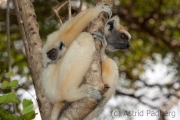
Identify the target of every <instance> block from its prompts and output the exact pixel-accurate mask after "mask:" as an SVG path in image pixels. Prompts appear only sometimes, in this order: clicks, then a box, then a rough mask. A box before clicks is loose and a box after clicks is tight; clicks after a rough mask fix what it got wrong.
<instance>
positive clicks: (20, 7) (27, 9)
mask: <svg viewBox="0 0 180 120" xmlns="http://www.w3.org/2000/svg"><path fill="white" fill-rule="evenodd" d="M13 3H14V7H15V11H16V16H17V19H18V23H19V27H20V32H21V35H22V38H23V42H24V45H25V50H26V56H27V60H28V65H29V68H30V72H31V75H32V79H33V83H34V87H35V91H36V96H37V101H38V106H39V109H40V113H41V117H42V119H43V120H48V119H49V116H50V114H51V110H52V105H51V104H50V102H49V101H48V100H47V99H46V98H45V95H44V90H43V89H42V86H41V70H42V62H41V60H42V55H41V49H42V42H41V38H40V36H39V26H38V23H37V21H36V15H35V11H34V7H33V5H32V3H31V1H30V0H13Z"/></svg>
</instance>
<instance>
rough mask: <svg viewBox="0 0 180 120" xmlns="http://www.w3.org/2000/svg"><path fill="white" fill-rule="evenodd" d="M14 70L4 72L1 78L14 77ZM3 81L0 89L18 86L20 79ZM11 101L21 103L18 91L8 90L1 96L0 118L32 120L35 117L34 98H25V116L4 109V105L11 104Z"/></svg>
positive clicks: (6, 119) (4, 119)
mask: <svg viewBox="0 0 180 120" xmlns="http://www.w3.org/2000/svg"><path fill="white" fill-rule="evenodd" d="M12 75H13V72H12V71H10V72H8V73H7V74H5V73H3V74H0V76H1V79H2V78H3V77H4V76H6V79H7V78H10V77H12ZM0 81H1V82H2V83H1V85H0V90H1V91H4V90H6V89H9V90H11V89H13V88H16V87H18V81H17V80H12V81H8V79H7V80H0ZM10 103H15V104H19V103H20V102H19V100H18V99H17V96H16V93H15V92H8V93H4V94H2V95H1V96H0V106H1V107H0V120H32V119H34V118H35V116H36V113H35V111H34V110H33V108H34V105H33V102H32V100H26V99H24V100H23V111H22V113H23V116H18V115H16V114H13V113H10V112H7V111H5V110H3V106H4V105H7V104H10Z"/></svg>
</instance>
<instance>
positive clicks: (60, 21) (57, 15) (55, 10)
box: [53, 1, 68, 25]
mask: <svg viewBox="0 0 180 120" xmlns="http://www.w3.org/2000/svg"><path fill="white" fill-rule="evenodd" d="M67 2H68V1H66V2H64V3H63V4H62V5H60V6H59V7H58V8H57V9H53V11H54V13H55V15H56V17H57V18H58V21H59V23H60V25H62V24H63V23H62V20H61V17H60V16H59V14H58V12H59V10H60V9H61V8H62V7H63V6H65V5H66V3H67Z"/></svg>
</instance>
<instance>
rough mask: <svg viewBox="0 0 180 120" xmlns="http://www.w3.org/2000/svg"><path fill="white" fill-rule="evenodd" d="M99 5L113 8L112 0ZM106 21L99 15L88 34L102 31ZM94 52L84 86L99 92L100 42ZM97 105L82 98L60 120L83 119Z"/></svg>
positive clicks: (94, 100) (100, 83) (106, 15)
mask: <svg viewBox="0 0 180 120" xmlns="http://www.w3.org/2000/svg"><path fill="white" fill-rule="evenodd" d="M100 3H106V4H108V5H110V6H111V7H112V6H113V3H114V0H98V1H97V5H98V4H100ZM107 20H108V14H107V13H104V12H103V13H101V14H100V15H99V16H98V18H97V19H95V20H94V21H93V22H92V23H91V24H90V26H89V27H88V30H87V31H88V32H90V33H93V32H94V31H101V32H103V31H104V25H105V23H106V21H107ZM95 45H96V51H95V53H94V56H93V62H92V64H91V67H90V69H89V71H88V73H87V74H86V76H85V80H86V84H90V85H94V86H97V87H98V88H99V89H100V90H101V91H103V89H104V84H103V83H102V77H101V62H100V50H101V42H100V41H95ZM96 105H97V100H96V99H94V98H84V99H82V100H79V101H76V102H73V103H71V105H70V106H69V107H68V109H67V110H65V111H64V112H63V114H62V115H61V120H69V119H73V120H82V119H84V118H85V117H86V116H87V115H88V114H89V113H90V112H91V111H92V110H93V109H94V108H95V107H96Z"/></svg>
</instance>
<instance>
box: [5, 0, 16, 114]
mask: <svg viewBox="0 0 180 120" xmlns="http://www.w3.org/2000/svg"><path fill="white" fill-rule="evenodd" d="M9 3H10V0H7V11H6V28H7V30H6V36H7V51H8V71H9V72H10V71H12V62H11V41H10V17H9V16H10V8H9ZM9 81H12V77H9ZM11 91H12V92H14V90H13V89H12V90H11ZM12 105H13V113H16V112H17V108H16V104H15V103H13V104H12Z"/></svg>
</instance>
